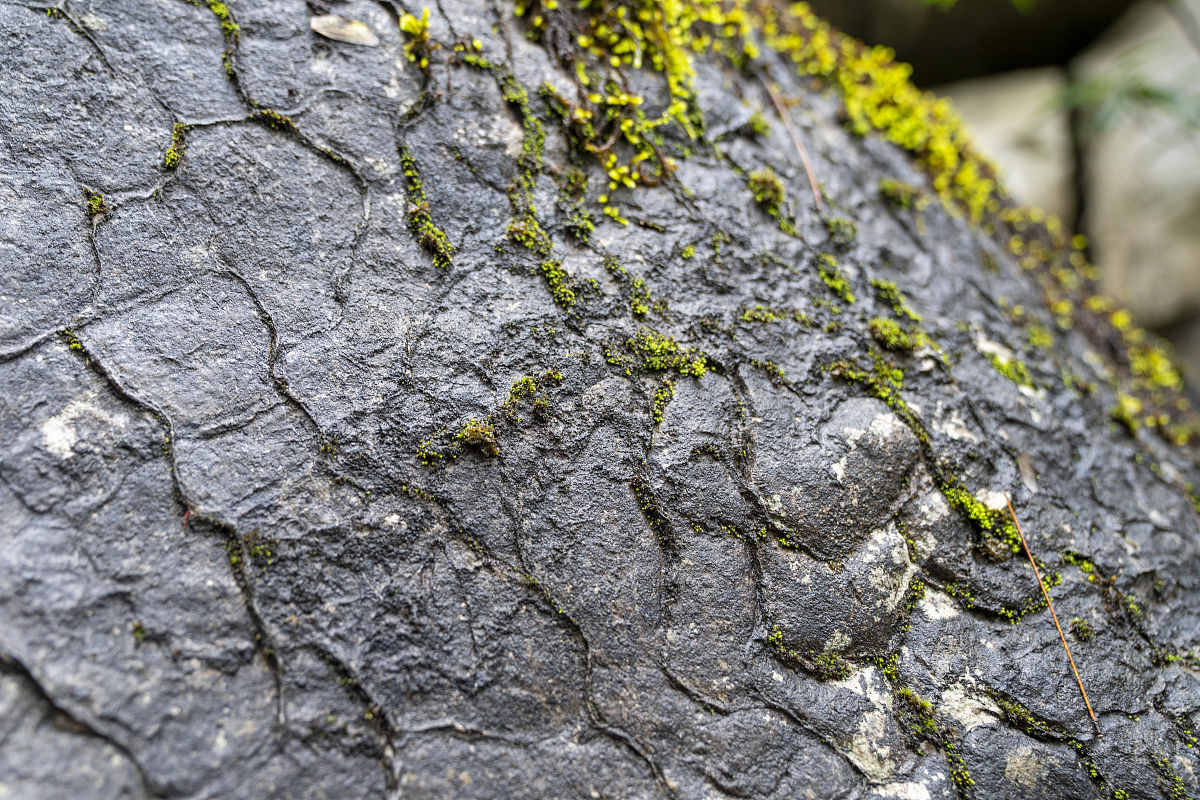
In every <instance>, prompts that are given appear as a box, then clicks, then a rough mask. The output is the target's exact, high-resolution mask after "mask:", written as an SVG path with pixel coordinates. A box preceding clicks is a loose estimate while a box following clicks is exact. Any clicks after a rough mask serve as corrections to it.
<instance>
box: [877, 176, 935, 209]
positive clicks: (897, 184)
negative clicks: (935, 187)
mask: <svg viewBox="0 0 1200 800" xmlns="http://www.w3.org/2000/svg"><path fill="white" fill-rule="evenodd" d="M879 194H880V196H882V197H883V199H884V200H886V201H887V202H888V203H890V204H891V205H892V206H894V207H896V208H900V209H903V210H905V211H910V210H912V209H916V210H918V211H920V210H921V209H923V208H924V207H925V206H926V205H927V204H928V202H929V199H928V197H927V196H926V195H925V193H924V192H922V191H921V190H920V189H918V188H917V187H915V186H913V185H912V184H910V183H905V182H903V181H898V180H894V179H892V178H884V179H883V180H881V181H880V182H879Z"/></svg>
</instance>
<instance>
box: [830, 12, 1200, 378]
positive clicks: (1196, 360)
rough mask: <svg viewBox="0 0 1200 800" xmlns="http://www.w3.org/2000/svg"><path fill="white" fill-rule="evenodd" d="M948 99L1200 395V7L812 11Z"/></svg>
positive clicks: (1013, 185)
mask: <svg viewBox="0 0 1200 800" xmlns="http://www.w3.org/2000/svg"><path fill="white" fill-rule="evenodd" d="M810 4H811V5H812V6H813V7H814V8H815V9H816V10H817V11H818V12H820V13H821V14H822V15H824V16H825V17H826V18H828V19H829V20H830V21H831V22H833V23H834V24H835V25H836V26H837V27H839V28H841V29H842V30H844V31H846V32H847V33H851V34H854V35H855V36H858V37H860V38H862V39H864V40H866V41H868V42H872V43H877V44H886V45H889V46H891V47H893V48H895V50H896V55H897V58H899V59H900V60H902V61H907V62H909V63H910V64H912V65H913V78H914V79H915V81H916V82H917V83H918V84H919V85H921V86H924V87H927V88H930V89H932V90H934V91H936V92H938V93H939V94H944V95H948V96H949V97H951V98H953V100H954V101H955V103H956V104H957V106H958V109H959V111H960V112H961V114H962V116H963V118H964V119H965V120H966V122H967V124H968V126H969V127H970V128H971V130H972V131H973V133H974V139H975V141H976V143H977V144H978V145H979V146H980V148H981V149H982V150H983V152H985V153H987V154H988V155H989V156H991V157H992V159H993V160H994V161H995V162H996V163H997V165H998V166H999V167H1000V169H1001V172H1002V175H1003V177H1004V180H1005V183H1006V185H1007V186H1008V188H1009V191H1011V192H1012V193H1013V195H1014V196H1015V198H1016V199H1017V200H1018V201H1019V202H1021V203H1024V204H1029V205H1035V206H1040V207H1042V208H1044V209H1045V210H1047V211H1049V212H1052V213H1054V214H1057V215H1058V216H1060V217H1061V218H1062V219H1063V220H1064V221H1065V222H1067V223H1068V224H1069V225H1070V226H1071V227H1073V228H1074V229H1075V230H1076V231H1078V232H1081V233H1084V234H1086V235H1087V236H1088V238H1089V241H1090V251H1091V252H1090V255H1091V257H1092V259H1093V261H1094V262H1095V263H1097V264H1098V265H1099V266H1100V267H1101V269H1102V271H1103V279H1102V288H1103V291H1104V293H1105V294H1109V295H1111V296H1113V297H1115V298H1117V299H1118V300H1119V301H1121V302H1122V303H1123V304H1124V305H1125V306H1126V307H1128V308H1129V309H1130V310H1131V311H1132V312H1133V314H1134V316H1135V318H1136V319H1137V321H1138V323H1139V324H1141V325H1142V326H1143V327H1146V328H1149V329H1151V330H1153V331H1155V332H1157V333H1159V334H1160V335H1162V336H1164V337H1165V338H1166V339H1168V340H1169V341H1170V342H1171V343H1172V344H1173V345H1174V347H1175V351H1176V355H1177V356H1178V358H1179V361H1180V363H1181V366H1182V367H1183V368H1184V371H1185V372H1186V373H1187V374H1188V378H1189V379H1190V381H1191V383H1192V385H1193V386H1200V0H1139V1H1138V2H1131V1H1130V0H957V2H955V0H810Z"/></svg>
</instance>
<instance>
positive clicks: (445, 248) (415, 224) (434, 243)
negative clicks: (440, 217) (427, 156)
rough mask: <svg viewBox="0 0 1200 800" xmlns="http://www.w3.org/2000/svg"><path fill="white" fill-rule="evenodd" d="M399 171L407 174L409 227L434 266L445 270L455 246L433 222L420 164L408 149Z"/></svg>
mask: <svg viewBox="0 0 1200 800" xmlns="http://www.w3.org/2000/svg"><path fill="white" fill-rule="evenodd" d="M400 168H401V169H402V170H403V171H404V191H405V195H406V196H407V198H408V225H409V228H410V229H411V230H412V232H413V235H415V236H416V237H417V242H418V243H419V244H420V245H421V247H423V248H425V250H426V252H428V253H429V254H430V255H431V256H432V257H433V263H434V266H437V267H439V268H442V269H445V268H447V267H449V266H450V265H451V264H452V263H453V261H452V260H453V256H454V245H453V244H452V243H451V242H450V237H449V236H447V235H446V233H445V231H443V230H442V229H441V228H439V227H438V226H437V225H435V224H434V222H433V217H432V215H431V214H430V213H429V200H428V199H427V198H426V197H425V186H424V184H423V183H422V182H421V173H420V170H418V169H417V162H416V161H414V160H413V157H412V155H411V154H410V153H409V151H408V148H407V147H401V148H400Z"/></svg>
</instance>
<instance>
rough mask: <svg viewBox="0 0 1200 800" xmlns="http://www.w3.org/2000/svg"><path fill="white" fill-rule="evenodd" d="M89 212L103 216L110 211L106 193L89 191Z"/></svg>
mask: <svg viewBox="0 0 1200 800" xmlns="http://www.w3.org/2000/svg"><path fill="white" fill-rule="evenodd" d="M87 210H88V214H90V215H91V216H93V217H102V216H104V215H105V214H107V213H108V210H109V209H108V203H106V202H104V195H102V194H100V193H99V192H88V199H87Z"/></svg>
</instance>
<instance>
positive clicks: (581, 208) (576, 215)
mask: <svg viewBox="0 0 1200 800" xmlns="http://www.w3.org/2000/svg"><path fill="white" fill-rule="evenodd" d="M587 185H588V178H587V175H585V174H584V173H583V171H582V170H578V169H575V168H571V169H569V170H567V171H566V173H564V174H563V176H562V177H561V178H560V179H559V181H558V196H557V198H556V200H555V203H556V205H557V206H558V210H559V213H560V214H562V216H563V223H562V224H563V227H564V228H566V229H567V230H568V231H570V232H571V234H572V235H573V236H574V237H575V238H576V239H577V240H578V241H580V242H583V243H585V244H586V243H587V241H588V240H589V239H590V238H591V235H592V231H594V230H595V229H596V222H595V220H593V219H592V215H591V214H590V213H589V212H588V210H587V206H586V204H585V203H584V200H585V198H586V196H587Z"/></svg>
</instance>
